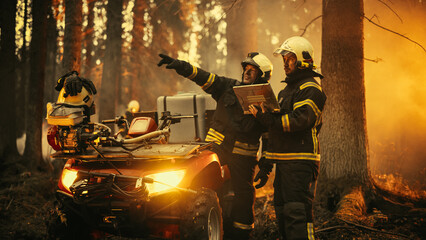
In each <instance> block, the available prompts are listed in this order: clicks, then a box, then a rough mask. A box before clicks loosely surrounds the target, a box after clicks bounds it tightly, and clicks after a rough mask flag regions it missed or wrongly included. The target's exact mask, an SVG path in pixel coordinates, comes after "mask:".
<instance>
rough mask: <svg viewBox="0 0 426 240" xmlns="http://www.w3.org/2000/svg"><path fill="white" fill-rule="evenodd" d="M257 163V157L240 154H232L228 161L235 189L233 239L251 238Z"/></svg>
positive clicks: (232, 218) (232, 216)
mask: <svg viewBox="0 0 426 240" xmlns="http://www.w3.org/2000/svg"><path fill="white" fill-rule="evenodd" d="M256 164H257V161H256V158H255V157H248V156H242V155H238V154H232V156H231V158H229V161H228V167H229V171H230V173H231V184H232V188H233V190H234V199H233V201H232V210H231V220H232V225H233V227H232V238H233V239H249V238H250V235H251V232H252V230H253V227H254V200H255V189H254V187H253V178H254V170H255V167H256Z"/></svg>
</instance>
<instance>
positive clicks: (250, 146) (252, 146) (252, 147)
mask: <svg viewBox="0 0 426 240" xmlns="http://www.w3.org/2000/svg"><path fill="white" fill-rule="evenodd" d="M235 146H236V147H239V148H243V149H247V150H256V151H257V149H259V144H250V143H243V142H239V141H235Z"/></svg>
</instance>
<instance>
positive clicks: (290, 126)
mask: <svg viewBox="0 0 426 240" xmlns="http://www.w3.org/2000/svg"><path fill="white" fill-rule="evenodd" d="M315 76H320V75H319V74H318V73H316V72H313V71H312V70H299V72H297V73H295V74H294V75H293V76H290V77H287V78H286V79H285V80H284V81H285V82H286V83H287V86H286V87H285V88H284V89H283V90H281V91H280V92H279V94H278V103H279V105H280V112H279V113H271V112H266V113H262V112H261V111H259V112H258V113H257V115H256V117H257V119H259V121H260V122H262V124H263V125H264V126H267V127H268V133H269V141H268V146H267V150H266V152H264V153H263V154H264V156H265V158H266V159H267V160H273V161H274V162H281V161H282V160H313V161H319V160H320V149H319V141H318V134H319V131H320V129H321V125H322V117H321V116H322V111H323V108H324V104H325V101H326V96H325V94H324V92H323V90H322V88H321V86H320V85H319V84H318V83H317V81H316V80H315V79H314V78H313V77H315ZM321 77H322V76H321Z"/></svg>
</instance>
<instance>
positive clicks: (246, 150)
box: [232, 141, 259, 156]
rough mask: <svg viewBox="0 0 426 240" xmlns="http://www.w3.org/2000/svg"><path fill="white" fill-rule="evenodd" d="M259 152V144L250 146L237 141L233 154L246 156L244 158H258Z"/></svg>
mask: <svg viewBox="0 0 426 240" xmlns="http://www.w3.org/2000/svg"><path fill="white" fill-rule="evenodd" d="M257 150H259V144H249V143H243V142H239V141H235V143H234V149H233V150H232V153H236V154H240V155H244V156H256V155H257Z"/></svg>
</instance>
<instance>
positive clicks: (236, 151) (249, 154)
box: [232, 147, 257, 157]
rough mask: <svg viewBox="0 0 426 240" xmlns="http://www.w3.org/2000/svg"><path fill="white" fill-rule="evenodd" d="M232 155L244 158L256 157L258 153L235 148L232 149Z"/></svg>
mask: <svg viewBox="0 0 426 240" xmlns="http://www.w3.org/2000/svg"><path fill="white" fill-rule="evenodd" d="M232 153H235V154H239V155H243V156H251V157H254V156H256V154H257V151H249V150H245V149H241V148H236V147H234V149H232Z"/></svg>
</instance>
